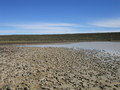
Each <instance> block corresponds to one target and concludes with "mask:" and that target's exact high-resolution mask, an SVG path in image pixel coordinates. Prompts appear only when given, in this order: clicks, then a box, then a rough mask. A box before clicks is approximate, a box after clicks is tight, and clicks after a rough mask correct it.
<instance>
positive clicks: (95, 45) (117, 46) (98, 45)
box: [22, 42, 120, 52]
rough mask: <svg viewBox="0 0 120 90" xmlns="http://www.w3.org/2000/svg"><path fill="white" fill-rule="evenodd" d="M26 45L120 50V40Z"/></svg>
mask: <svg viewBox="0 0 120 90" xmlns="http://www.w3.org/2000/svg"><path fill="white" fill-rule="evenodd" d="M22 46H24V47H65V48H75V49H77V48H80V49H98V50H107V51H113V52H120V42H77V43H66V44H65V43H63V44H44V45H22Z"/></svg>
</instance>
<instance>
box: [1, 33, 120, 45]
mask: <svg viewBox="0 0 120 90" xmlns="http://www.w3.org/2000/svg"><path fill="white" fill-rule="evenodd" d="M80 41H120V32H109V33H82V34H80V33H77V34H53V35H0V44H33V43H57V42H80Z"/></svg>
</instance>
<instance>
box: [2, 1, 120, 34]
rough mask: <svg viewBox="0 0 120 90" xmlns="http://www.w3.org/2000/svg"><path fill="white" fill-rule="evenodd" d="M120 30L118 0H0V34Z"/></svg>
mask: <svg viewBox="0 0 120 90" xmlns="http://www.w3.org/2000/svg"><path fill="white" fill-rule="evenodd" d="M96 32H98V33H100V32H120V0H0V35H15V34H73V33H96Z"/></svg>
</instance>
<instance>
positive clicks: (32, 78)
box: [0, 46, 120, 90]
mask: <svg viewBox="0 0 120 90" xmlns="http://www.w3.org/2000/svg"><path fill="white" fill-rule="evenodd" d="M1 89H3V90H80V89H82V90H109V89H111V90H119V89H120V56H119V55H112V54H110V53H106V52H104V51H96V50H72V49H67V48H37V47H36V48H32V47H14V46H6V47H4V46H0V90H1Z"/></svg>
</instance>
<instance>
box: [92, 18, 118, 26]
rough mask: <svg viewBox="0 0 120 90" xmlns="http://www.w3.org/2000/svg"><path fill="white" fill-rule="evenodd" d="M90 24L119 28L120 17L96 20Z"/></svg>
mask: <svg viewBox="0 0 120 90" xmlns="http://www.w3.org/2000/svg"><path fill="white" fill-rule="evenodd" d="M92 25H94V26H99V27H108V28H120V18H118V19H109V20H103V21H97V22H94V23H92Z"/></svg>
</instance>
